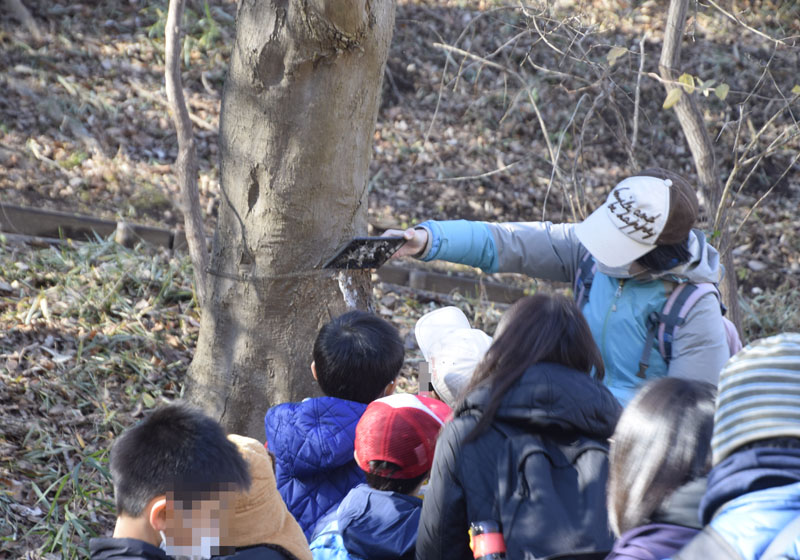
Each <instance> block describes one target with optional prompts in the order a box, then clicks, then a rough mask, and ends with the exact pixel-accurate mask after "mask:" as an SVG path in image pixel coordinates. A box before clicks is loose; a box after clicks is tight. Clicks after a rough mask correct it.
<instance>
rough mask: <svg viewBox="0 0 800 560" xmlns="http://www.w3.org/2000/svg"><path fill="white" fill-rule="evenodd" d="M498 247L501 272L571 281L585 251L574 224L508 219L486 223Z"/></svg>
mask: <svg viewBox="0 0 800 560" xmlns="http://www.w3.org/2000/svg"><path fill="white" fill-rule="evenodd" d="M487 225H488V226H489V229H490V230H491V232H492V237H493V238H494V242H495V246H496V248H497V258H498V267H497V269H498V272H519V273H522V274H527V275H528V276H530V277H532V278H542V279H544V280H556V281H560V282H572V281H573V280H574V278H575V273H576V271H577V267H578V263H579V262H580V259H581V258H582V257H583V255H584V254H585V253H586V249H584V247H583V245H581V244H580V242H579V241H578V238H577V237H576V236H575V231H574V228H575V226H574V224H553V223H551V222H508V223H502V224H487Z"/></svg>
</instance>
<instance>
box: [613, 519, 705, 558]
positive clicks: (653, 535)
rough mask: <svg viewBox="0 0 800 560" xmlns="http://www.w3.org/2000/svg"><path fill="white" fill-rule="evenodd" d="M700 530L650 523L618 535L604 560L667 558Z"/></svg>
mask: <svg viewBox="0 0 800 560" xmlns="http://www.w3.org/2000/svg"><path fill="white" fill-rule="evenodd" d="M699 532H700V531H699V530H698V529H691V528H689V527H681V526H678V525H669V524H665V523H652V524H649V525H642V526H641V527H636V528H635V529H631V530H630V531H627V532H625V533H624V534H622V535H620V537H619V539H618V540H617V542H615V543H614V549H613V550H612V551H611V554H609V555H608V556H607V557H606V560H661V559H662V558H669V557H670V556H672V555H673V554H674V553H676V552H678V551H679V550H680V549H682V548H683V547H684V545H686V543H688V542H689V541H690V540H692V539H693V538H694V536H695V535H697V533H699Z"/></svg>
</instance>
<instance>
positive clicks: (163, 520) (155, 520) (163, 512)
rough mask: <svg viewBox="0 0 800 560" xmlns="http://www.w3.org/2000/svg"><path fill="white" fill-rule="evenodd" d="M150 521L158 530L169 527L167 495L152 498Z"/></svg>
mask: <svg viewBox="0 0 800 560" xmlns="http://www.w3.org/2000/svg"><path fill="white" fill-rule="evenodd" d="M148 521H149V522H150V526H151V527H152V528H153V529H154V530H155V531H156V532H159V531H163V530H164V529H165V528H166V527H167V497H166V496H156V497H155V498H153V500H151V502H150V513H149V517H148Z"/></svg>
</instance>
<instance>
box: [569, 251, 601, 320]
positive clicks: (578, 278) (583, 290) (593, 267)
mask: <svg viewBox="0 0 800 560" xmlns="http://www.w3.org/2000/svg"><path fill="white" fill-rule="evenodd" d="M595 272H597V263H596V262H594V258H592V255H591V253H589V251H586V254H585V255H583V258H582V259H581V260H580V262H579V263H578V270H577V271H576V273H575V282H574V284H573V286H572V293H573V294H574V295H575V303H576V304H578V309H583V306H584V304H586V302H587V301H589V290H591V288H592V281H593V280H594V274H595Z"/></svg>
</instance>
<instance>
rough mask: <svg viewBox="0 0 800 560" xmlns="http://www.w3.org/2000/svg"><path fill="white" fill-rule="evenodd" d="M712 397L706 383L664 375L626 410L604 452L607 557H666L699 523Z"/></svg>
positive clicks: (655, 559)
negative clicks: (609, 535)
mask: <svg viewBox="0 0 800 560" xmlns="http://www.w3.org/2000/svg"><path fill="white" fill-rule="evenodd" d="M715 396H716V389H715V388H714V386H713V385H711V384H710V383H703V382H700V381H692V380H689V379H680V378H675V377H666V378H664V379H658V380H656V381H652V382H650V383H648V384H647V385H645V386H644V387H643V388H642V390H641V391H639V393H638V394H637V395H636V396H635V397H634V398H633V400H632V401H631V403H630V404H629V405H628V406H627V407H626V408H625V411H624V412H623V413H622V416H621V417H620V420H619V423H618V424H617V428H616V430H615V432H614V436H613V438H612V441H611V454H610V456H609V461H610V465H611V472H610V475H609V480H608V518H609V521H610V524H611V528H612V530H613V531H614V533H615V534H616V535H617V536H618V537H619V540H618V541H617V542H616V543H615V544H614V550H613V551H612V553H611V554H610V555H609V556H608V558H609V559H613V560H659V559H660V558H668V557H670V556H671V555H672V554H673V553H675V552H677V551H678V550H680V549H681V548H683V545H685V544H686V543H687V542H689V541H690V540H691V539H692V538H693V537H694V536H695V535H696V534H697V533H698V532H699V531H700V529H701V528H702V524H701V523H700V520H699V518H698V508H699V505H700V500H701V499H702V498H703V493H704V492H705V489H706V475H707V473H708V471H709V470H710V468H711V434H712V431H713V429H714V398H715Z"/></svg>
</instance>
